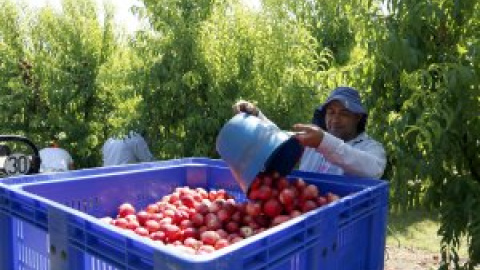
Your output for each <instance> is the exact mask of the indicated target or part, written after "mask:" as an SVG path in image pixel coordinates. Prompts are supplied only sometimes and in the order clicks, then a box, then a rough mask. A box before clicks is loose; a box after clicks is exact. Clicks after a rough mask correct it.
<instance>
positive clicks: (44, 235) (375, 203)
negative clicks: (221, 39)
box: [0, 158, 388, 270]
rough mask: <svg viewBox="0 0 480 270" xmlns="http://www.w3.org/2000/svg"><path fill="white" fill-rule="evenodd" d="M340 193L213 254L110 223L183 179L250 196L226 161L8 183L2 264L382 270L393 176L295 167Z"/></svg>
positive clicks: (33, 269) (67, 269)
mask: <svg viewBox="0 0 480 270" xmlns="http://www.w3.org/2000/svg"><path fill="white" fill-rule="evenodd" d="M288 178H289V179H296V178H302V179H303V180H305V182H307V183H309V184H314V185H316V186H317V187H318V188H319V190H320V191H321V192H324V193H325V192H333V193H336V194H338V195H340V196H341V197H342V198H341V199H340V200H338V201H336V202H333V203H330V204H328V205H326V206H323V207H320V208H317V209H315V210H312V211H310V212H308V213H306V214H303V215H301V216H299V217H297V218H294V219H292V220H289V221H287V222H285V223H282V224H280V225H278V226H276V227H274V228H270V229H268V230H266V231H264V232H262V233H259V234H257V235H254V236H252V237H250V238H247V239H245V240H242V241H240V242H238V243H235V244H233V245H231V246H228V247H226V248H223V249H221V250H218V251H216V252H214V253H211V254H207V255H201V256H199V255H188V254H186V253H181V252H179V251H177V250H175V249H174V248H172V247H167V246H164V245H159V244H156V243H155V242H154V241H151V240H149V239H147V238H143V237H140V236H137V235H135V234H134V233H132V232H129V231H126V230H122V229H119V228H116V227H114V226H111V225H109V224H105V223H103V222H101V221H100V220H99V218H101V217H105V216H114V215H115V214H116V211H117V207H118V206H119V205H120V204H122V203H124V202H131V203H132V204H133V205H134V206H135V208H136V209H141V208H144V207H146V206H147V205H148V204H149V203H152V202H155V201H157V200H159V199H160V198H161V197H162V196H164V195H167V194H169V193H171V192H173V191H174V189H175V188H176V187H179V186H189V187H192V188H197V187H202V188H205V189H207V190H214V189H225V190H226V191H227V192H228V193H230V194H233V195H234V196H235V198H236V200H240V201H242V200H245V197H244V194H243V192H242V191H241V189H240V187H239V186H238V184H237V183H236V182H235V180H234V178H233V176H232V174H231V171H230V169H229V168H228V166H226V164H225V163H224V162H223V161H221V160H211V159H206V158H187V159H179V160H171V161H164V162H153V163H146V164H137V165H129V166H119V167H112V168H98V169H90V170H82V171H74V172H69V173H59V174H55V175H36V176H23V177H12V178H8V179H4V180H2V181H1V182H0V241H1V244H0V269H12V270H43V269H45V270H48V269H53V270H57V269H58V270H76V269H79V270H80V269H81V270H86V269H89V270H90V269H91V270H104V269H109V270H110V269H125V270H160V269H162V270H174V269H175V270H183V269H185V270H196V269H198V270H200V269H202V270H203V269H205V270H220V269H232V270H247V269H248V270H260V269H262V270H267V269H268V270H284V269H288V270H294V269H298V270H303V269H321V270H358V269H362V270H381V269H383V265H384V249H385V236H386V218H387V212H388V184H387V183H386V182H384V181H381V180H375V179H366V178H355V177H347V176H333V175H324V174H316V173H306V172H300V171H294V172H292V174H291V175H289V176H288Z"/></svg>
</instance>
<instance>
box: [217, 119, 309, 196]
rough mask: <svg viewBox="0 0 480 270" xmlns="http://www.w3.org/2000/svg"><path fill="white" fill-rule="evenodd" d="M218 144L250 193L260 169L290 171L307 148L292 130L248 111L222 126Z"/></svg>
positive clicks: (237, 177) (233, 172)
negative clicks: (279, 126) (293, 134)
mask: <svg viewBox="0 0 480 270" xmlns="http://www.w3.org/2000/svg"><path fill="white" fill-rule="evenodd" d="M216 147H217V152H218V153H219V154H220V156H221V158H222V159H223V160H224V161H225V162H226V163H227V164H228V165H229V167H230V169H231V171H232V174H233V176H234V177H235V180H236V181H237V182H238V184H239V185H240V187H241V189H242V190H243V191H244V192H245V193H246V194H248V191H249V187H250V185H251V183H252V182H253V181H254V180H255V177H256V176H257V175H258V174H259V173H260V172H267V173H270V172H277V173H279V174H280V175H282V176H283V175H287V174H289V173H290V172H291V171H292V170H293V168H294V167H295V165H296V164H297V162H298V160H299V159H300V157H301V155H302V153H303V149H304V148H303V146H302V145H301V144H300V142H299V141H298V140H297V139H296V138H295V137H294V136H292V135H291V134H289V133H287V132H285V131H282V130H280V129H279V128H278V127H276V126H275V125H272V124H270V123H266V122H265V121H262V120H261V119H259V118H258V117H256V116H252V115H249V114H246V113H239V114H237V115H235V116H234V117H233V118H232V119H230V120H229V121H228V122H227V123H226V124H225V125H224V126H223V127H222V129H221V130H220V133H219V134H218V136H217V142H216Z"/></svg>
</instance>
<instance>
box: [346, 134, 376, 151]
mask: <svg viewBox="0 0 480 270" xmlns="http://www.w3.org/2000/svg"><path fill="white" fill-rule="evenodd" d="M352 144H353V145H376V146H380V147H382V148H383V144H382V143H381V142H379V141H377V140H375V139H374V138H372V137H371V136H370V135H368V134H367V133H366V132H362V133H360V134H359V135H358V136H357V137H356V138H355V139H353V140H352Z"/></svg>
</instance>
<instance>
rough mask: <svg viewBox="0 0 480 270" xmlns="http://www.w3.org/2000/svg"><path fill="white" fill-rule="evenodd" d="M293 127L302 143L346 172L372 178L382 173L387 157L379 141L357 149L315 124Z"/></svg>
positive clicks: (378, 176)
mask: <svg viewBox="0 0 480 270" xmlns="http://www.w3.org/2000/svg"><path fill="white" fill-rule="evenodd" d="M293 128H294V130H296V131H298V133H297V134H296V136H295V137H296V138H297V139H298V140H299V141H300V143H301V144H302V145H304V146H308V147H312V148H315V149H316V150H317V151H318V152H320V153H321V154H322V155H323V156H324V157H325V158H326V159H327V160H328V161H329V162H331V163H332V164H335V165H337V166H339V167H340V168H342V169H343V170H344V172H345V173H346V174H350V175H355V176H361V177H372V178H380V177H381V176H382V175H383V172H384V170H385V166H386V164H387V158H386V154H385V149H383V146H382V145H381V144H380V143H378V142H375V141H373V140H372V141H370V142H368V143H367V144H368V145H366V146H365V147H362V149H358V148H354V147H352V146H351V145H349V144H347V143H345V142H344V141H343V140H341V139H339V138H336V137H335V136H333V135H331V134H330V133H328V132H325V131H323V130H322V129H321V128H319V127H317V126H315V125H304V124H296V125H294V127H293Z"/></svg>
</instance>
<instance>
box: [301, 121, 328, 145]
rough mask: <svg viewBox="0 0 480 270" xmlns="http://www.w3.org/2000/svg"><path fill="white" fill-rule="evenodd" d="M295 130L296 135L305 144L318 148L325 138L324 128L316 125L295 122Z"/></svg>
mask: <svg viewBox="0 0 480 270" xmlns="http://www.w3.org/2000/svg"><path fill="white" fill-rule="evenodd" d="M293 130H294V131H296V132H297V133H296V134H295V137H296V138H297V139H298V140H299V141H300V143H301V144H302V145H303V146H308V147H312V148H317V147H318V146H319V145H320V143H322V140H323V132H324V131H323V130H322V129H321V128H319V127H318V126H316V125H311V124H295V125H294V126H293Z"/></svg>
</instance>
